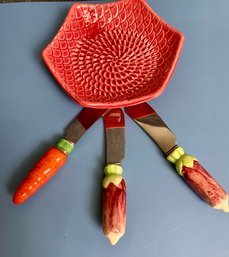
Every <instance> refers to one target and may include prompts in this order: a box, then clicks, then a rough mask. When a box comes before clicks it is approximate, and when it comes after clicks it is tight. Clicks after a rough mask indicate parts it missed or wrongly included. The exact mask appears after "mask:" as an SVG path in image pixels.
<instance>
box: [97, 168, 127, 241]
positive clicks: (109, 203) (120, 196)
mask: <svg viewBox="0 0 229 257" xmlns="http://www.w3.org/2000/svg"><path fill="white" fill-rule="evenodd" d="M122 171H123V170H122V167H121V166H120V165H118V164H109V165H107V166H106V167H105V169H104V172H105V174H106V177H105V178H104V180H103V213H102V216H103V217H102V222H103V232H104V234H105V236H106V237H107V238H108V240H109V241H110V243H111V244H112V245H115V244H116V243H117V242H118V240H119V239H120V238H121V237H122V236H123V235H124V233H125V228H126V182H125V180H124V178H123V177H122Z"/></svg>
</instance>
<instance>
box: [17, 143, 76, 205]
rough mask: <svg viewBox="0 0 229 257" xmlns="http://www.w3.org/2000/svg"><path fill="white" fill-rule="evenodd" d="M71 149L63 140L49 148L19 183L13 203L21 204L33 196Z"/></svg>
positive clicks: (63, 161) (55, 171)
mask: <svg viewBox="0 0 229 257" xmlns="http://www.w3.org/2000/svg"><path fill="white" fill-rule="evenodd" d="M73 148H74V144H73V143H70V142H69V141H67V140H65V139H61V140H60V141H59V142H58V144H57V146H56V147H52V148H50V149H49V150H48V151H47V152H46V153H45V154H44V155H43V157H42V158H41V159H40V160H39V161H38V162H37V163H36V164H35V166H34V167H33V168H32V170H31V171H30V172H29V173H28V175H27V176H26V178H25V179H24V180H23V181H22V182H21V184H20V185H19V187H18V189H17V190H16V192H15V194H14V196H13V202H14V203H15V204H21V203H23V202H25V201H26V200H27V199H28V198H30V196H32V195H33V194H35V193H36V192H37V191H38V190H39V189H40V188H41V187H42V186H43V185H44V184H46V183H47V182H48V181H49V180H50V179H51V178H52V177H53V176H54V175H55V174H56V173H57V171H58V170H59V169H60V168H61V167H62V166H63V165H64V164H65V162H66V160H67V155H68V154H70V153H71V151H72V150H73Z"/></svg>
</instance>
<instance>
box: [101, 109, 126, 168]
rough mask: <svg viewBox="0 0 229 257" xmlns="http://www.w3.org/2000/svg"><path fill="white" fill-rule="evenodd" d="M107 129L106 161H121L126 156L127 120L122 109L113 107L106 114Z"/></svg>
mask: <svg viewBox="0 0 229 257" xmlns="http://www.w3.org/2000/svg"><path fill="white" fill-rule="evenodd" d="M104 125H105V131H106V162H107V164H112V163H121V161H122V160H123V159H124V157H125V120H124V114H123V111H122V110H121V109H111V110H109V111H108V112H107V113H106V114H105V115H104Z"/></svg>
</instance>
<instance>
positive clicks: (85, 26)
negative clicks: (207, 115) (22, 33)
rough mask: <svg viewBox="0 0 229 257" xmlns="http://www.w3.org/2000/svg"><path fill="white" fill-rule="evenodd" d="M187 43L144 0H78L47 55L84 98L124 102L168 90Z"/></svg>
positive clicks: (95, 103) (68, 86) (97, 103)
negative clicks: (99, 0)
mask: <svg viewBox="0 0 229 257" xmlns="http://www.w3.org/2000/svg"><path fill="white" fill-rule="evenodd" d="M182 45H183V36H182V34H181V33H179V32H177V31H176V30H174V29H173V28H171V27H170V26H169V25H167V24H166V23H165V22H164V21H163V20H162V19H161V18H160V17H159V16H158V15H157V14H155V13H154V12H153V11H152V10H151V9H150V8H149V6H148V5H147V4H146V3H145V1H144V0H121V1H119V2H115V3H107V4H97V5H90V4H74V5H73V6H72V8H71V9H70V11H69V14H68V16H67V18H66V20H65V21H64V23H63V25H62V27H61V28H60V30H59V32H58V34H57V35H56V36H55V38H54V39H53V40H52V42H51V43H50V44H49V45H48V46H47V47H46V49H45V50H44V51H43V58H44V60H45V62H46V64H47V65H48V67H49V69H50V70H51V72H52V73H53V75H54V77H55V78H56V79H57V80H58V82H59V83H60V85H61V86H62V87H63V88H64V90H65V91H66V92H67V93H68V94H69V95H70V96H71V97H72V98H73V99H74V100H75V101H77V102H78V103H79V104H81V105H83V106H88V107H98V108H105V107H123V106H128V105H132V104H136V103H140V102H144V101H146V100H150V99H152V98H154V97H157V96H158V95H160V94H161V93H162V92H163V90H164V89H165V87H166V85H167V83H168V80H169V78H170V77H171V75H172V72H173V70H174V68H175V65H176V62H177V60H178V57H179V54H180V51H181V48H182Z"/></svg>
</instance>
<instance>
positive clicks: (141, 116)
mask: <svg viewBox="0 0 229 257" xmlns="http://www.w3.org/2000/svg"><path fill="white" fill-rule="evenodd" d="M125 112H126V113H127V114H128V115H129V116H130V117H131V118H132V119H133V120H134V121H135V122H136V123H137V124H138V125H139V126H140V127H141V128H142V129H143V130H144V131H145V132H146V133H147V134H148V135H149V136H150V137H151V138H152V139H153V140H154V141H155V143H156V144H157V145H158V146H159V147H160V148H161V150H162V151H163V152H164V153H165V154H166V155H168V154H169V153H170V152H171V151H173V150H174V149H175V148H176V147H177V144H176V136H175V135H174V134H173V132H172V131H171V130H170V129H169V128H168V127H167V125H166V124H165V122H164V121H163V120H162V118H161V117H160V116H159V115H158V114H157V113H156V112H155V111H154V109H153V108H152V107H151V106H150V105H148V104H147V103H142V104H138V105H135V106H130V107H126V108H125Z"/></svg>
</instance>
